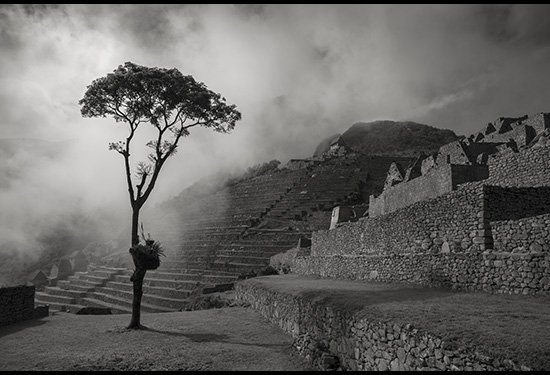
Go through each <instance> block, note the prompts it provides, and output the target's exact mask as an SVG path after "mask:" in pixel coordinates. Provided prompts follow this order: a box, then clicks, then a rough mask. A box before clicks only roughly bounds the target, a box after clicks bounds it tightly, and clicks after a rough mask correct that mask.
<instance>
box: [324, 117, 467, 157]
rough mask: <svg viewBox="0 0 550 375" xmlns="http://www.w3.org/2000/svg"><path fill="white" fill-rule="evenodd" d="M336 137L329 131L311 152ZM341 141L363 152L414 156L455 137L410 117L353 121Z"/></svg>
mask: <svg viewBox="0 0 550 375" xmlns="http://www.w3.org/2000/svg"><path fill="white" fill-rule="evenodd" d="M337 138H338V135H333V136H331V137H329V138H327V139H325V140H323V141H322V142H321V143H320V144H319V146H317V149H316V150H315V154H314V155H320V154H322V153H323V152H325V151H326V150H328V149H329V147H330V143H331V142H332V141H334V140H336V139H337ZM341 138H342V140H343V141H344V144H345V145H346V146H348V147H350V148H351V149H353V150H354V151H357V152H361V153H364V154H367V155H391V156H415V155H418V154H419V153H421V152H424V153H426V154H428V153H432V152H436V151H437V150H438V149H439V147H441V146H443V145H444V144H447V143H449V142H452V141H454V140H456V139H458V138H459V137H458V136H457V135H456V134H455V133H454V132H453V131H451V130H447V129H438V128H435V127H433V126H429V125H424V124H419V123H416V122H412V121H389V120H381V121H373V122H357V123H355V124H353V125H352V126H351V127H350V128H349V129H348V130H346V131H345V132H344V133H343V134H342V135H341Z"/></svg>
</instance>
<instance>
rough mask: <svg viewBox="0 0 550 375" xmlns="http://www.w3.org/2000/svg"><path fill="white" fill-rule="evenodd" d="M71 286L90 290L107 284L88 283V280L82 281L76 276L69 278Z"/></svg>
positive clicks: (98, 282) (100, 282)
mask: <svg viewBox="0 0 550 375" xmlns="http://www.w3.org/2000/svg"><path fill="white" fill-rule="evenodd" d="M67 281H68V282H69V284H70V285H71V286H83V287H89V288H95V287H96V286H101V285H103V284H104V283H105V282H104V281H103V280H102V281H97V282H96V281H88V280H80V279H79V278H78V277H75V276H69V279H68V280H67ZM58 284H59V283H58Z"/></svg>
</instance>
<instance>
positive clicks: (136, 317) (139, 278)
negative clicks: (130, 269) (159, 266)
mask: <svg viewBox="0 0 550 375" xmlns="http://www.w3.org/2000/svg"><path fill="white" fill-rule="evenodd" d="M146 272H147V270H145V269H141V268H136V270H135V271H134V274H133V275H132V277H131V280H132V282H133V283H134V298H133V300H132V319H131V320H130V325H129V326H128V328H133V329H140V328H143V327H142V325H141V323H140V318H141V296H142V295H143V279H144V278H145V273H146Z"/></svg>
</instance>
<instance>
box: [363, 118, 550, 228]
mask: <svg viewBox="0 0 550 375" xmlns="http://www.w3.org/2000/svg"><path fill="white" fill-rule="evenodd" d="M549 128H550V113H544V112H543V113H539V114H536V115H533V116H531V117H529V116H527V115H525V116H521V117H499V118H498V119H497V120H496V121H494V122H493V123H489V124H488V125H487V126H486V128H485V130H484V131H481V132H479V133H477V134H473V135H470V136H469V137H464V138H462V139H459V140H457V141H454V142H451V143H448V144H446V145H444V146H442V147H440V149H439V150H438V152H436V153H434V154H431V155H420V156H419V157H418V158H417V159H416V160H415V161H414V162H413V163H411V164H410V165H409V166H408V167H406V168H403V166H402V165H399V164H397V163H392V165H391V166H390V168H389V170H388V173H387V177H386V182H385V184H384V190H383V191H382V193H381V194H380V195H379V196H378V197H375V196H374V195H372V196H370V199H369V216H370V217H375V216H379V215H384V214H388V213H390V212H393V211H395V210H397V209H400V208H403V207H406V206H409V205H411V204H413V203H416V202H420V201H423V200H425V199H431V198H435V197H438V196H440V195H443V194H446V193H449V192H451V191H453V190H456V189H457V187H458V186H459V185H460V184H464V183H467V182H473V181H481V180H485V179H487V178H489V167H488V163H489V161H490V159H491V158H493V157H495V156H497V155H499V154H502V153H506V152H516V153H517V152H519V150H523V149H526V148H528V147H530V146H533V145H534V144H536V143H537V142H538V143H540V142H546V140H547V138H548V136H547V133H548V130H547V129H549ZM539 140H540V142H539Z"/></svg>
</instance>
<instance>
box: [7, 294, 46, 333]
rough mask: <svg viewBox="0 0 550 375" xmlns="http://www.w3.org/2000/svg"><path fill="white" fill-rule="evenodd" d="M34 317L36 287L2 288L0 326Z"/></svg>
mask: <svg viewBox="0 0 550 375" xmlns="http://www.w3.org/2000/svg"><path fill="white" fill-rule="evenodd" d="M46 315H47V312H46ZM34 317H35V310H34V286H23V285H21V286H13V287H8V288H0V326H2V325H7V324H12V323H16V322H19V321H21V320H27V319H32V318H34Z"/></svg>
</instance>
